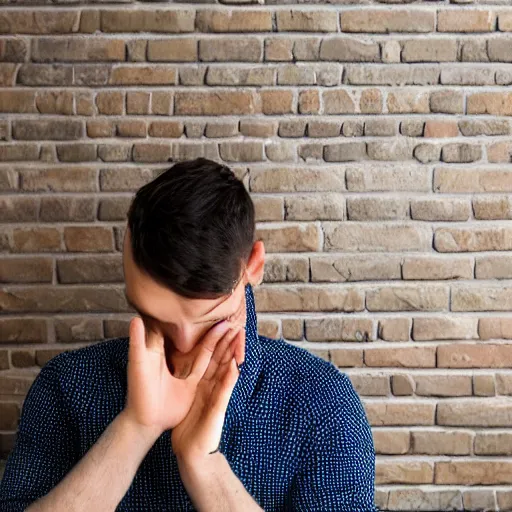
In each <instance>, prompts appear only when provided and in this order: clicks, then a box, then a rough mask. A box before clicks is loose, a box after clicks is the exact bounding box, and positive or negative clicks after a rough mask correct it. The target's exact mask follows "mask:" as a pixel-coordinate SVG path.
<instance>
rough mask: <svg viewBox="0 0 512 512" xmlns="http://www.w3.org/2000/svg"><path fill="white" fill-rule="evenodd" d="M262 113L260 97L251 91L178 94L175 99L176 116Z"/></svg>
mask: <svg viewBox="0 0 512 512" xmlns="http://www.w3.org/2000/svg"><path fill="white" fill-rule="evenodd" d="M281 99H282V97H281ZM260 112H261V102H260V99H259V96H257V95H256V94H255V93H253V92H250V91H236V92H234V91H229V92H228V91H217V92H215V93H213V92H177V93H176V98H175V114H176V115H192V116H200V115H211V116H217V115H240V114H257V113H260Z"/></svg>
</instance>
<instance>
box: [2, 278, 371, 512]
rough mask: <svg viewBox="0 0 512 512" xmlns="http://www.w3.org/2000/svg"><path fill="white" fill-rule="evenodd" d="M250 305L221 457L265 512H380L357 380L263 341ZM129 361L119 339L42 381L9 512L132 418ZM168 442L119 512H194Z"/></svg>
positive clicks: (6, 494) (32, 398)
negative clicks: (127, 406)
mask: <svg viewBox="0 0 512 512" xmlns="http://www.w3.org/2000/svg"><path fill="white" fill-rule="evenodd" d="M245 293H246V299H247V301H246V303H247V325H246V328H247V336H246V357H245V363H244V365H243V366H242V369H241V373H240V376H239V378H238V381H237V383H236V386H235V388H234V390H233V394H232V396H231V399H230V402H229V405H228V409H227V412H226V419H225V422H224V427H223V431H222V437H221V443H220V451H221V452H222V453H223V454H224V456H225V457H226V459H227V461H228V462H229V464H230V466H231V468H232V470H233V472H234V473H235V474H236V475H237V477H238V478H239V479H240V481H241V482H242V483H243V485H244V486H245V488H246V489H247V491H248V492H249V494H251V496H252V497H253V498H254V499H255V501H257V502H258V503H259V505H260V506H261V507H262V508H263V509H264V510H265V511H279V510H289V511H312V512H317V511H339V512H379V509H378V508H377V507H376V505H375V504H374V480H375V450H374V445H373V438H372V433H371V429H370V425H369V423H368V420H367V417H366V414H365V410H364V408H363V405H362V403H361V400H360V399H359V396H358V395H357V393H356V391H355V390H354V388H353V386H352V383H351V381H350V379H349V377H348V376H347V375H346V374H345V373H342V372H341V371H339V370H338V369H337V368H336V367H335V366H334V365H333V364H331V363H329V362H327V361H324V360H323V359H321V358H319V357H317V356H315V355H313V354H311V353H310V352H308V351H307V350H305V349H302V348H299V347H296V346H294V345H291V344H290V343H287V342H285V341H284V340H283V339H271V338H267V337H265V336H260V335H258V333H257V324H256V312H255V306H254V296H253V291H252V289H251V287H250V285H248V286H247V287H246V290H245ZM127 361H128V338H114V339H109V340H104V341H102V342H99V343H97V344H95V345H91V346H88V347H84V348H80V349H76V350H72V351H68V352H63V353H62V354H59V355H58V356H56V357H54V358H53V359H52V360H50V361H49V362H48V363H47V364H46V365H45V366H44V367H43V368H42V369H41V372H40V373H39V375H38V376H37V378H36V379H35V381H34V383H33V384H32V386H31V388H30V390H29V392H28V394H27V397H26V399H25V402H24V404H23V409H22V413H21V418H20V423H19V427H18V434H17V436H16V442H15V446H14V449H13V451H12V452H11V454H10V455H9V458H8V460H7V465H6V468H5V474H4V477H3V479H2V482H1V484H0V511H1V512H22V511H23V510H24V509H25V508H26V507H27V506H28V505H29V504H30V503H32V502H34V501H35V500H37V499H38V498H40V497H41V496H44V495H45V494H47V493H48V492H49V491H50V490H51V489H52V488H53V487H55V486H56V485H57V484H58V483H59V482H60V480H62V478H63V477H64V476H65V475H66V473H68V472H69V471H70V470H71V469H72V468H73V466H74V464H75V463H76V462H77V461H78V460H80V459H81V458H82V457H83V456H84V455H85V453H86V452H87V450H88V449H89V448H90V447H91V446H92V445H93V444H94V443H95V442H96V441H97V440H98V438H99V437H100V436H101V434H102V433H103V431H104V430H105V429H106V428H107V426H108V425H109V423H111V422H112V420H113V419H114V418H115V417H116V416H117V415H118V414H119V413H120V412H121V410H122V409H123V407H124V403H125V397H126V368H127ZM169 433H170V431H166V432H164V433H163V434H162V435H161V436H160V437H159V438H158V440H157V441H156V443H155V444H154V445H153V447H152V448H151V449H150V451H149V452H148V453H147V455H146V457H145V459H144V460H143V461H142V463H141V465H140V467H139V469H138V471H137V473H136V475H135V478H134V480H133V481H132V484H131V486H130V487H129V489H128V491H127V493H126V494H125V496H124V497H123V499H122V500H121V502H120V503H119V505H118V507H117V509H116V510H117V511H123V512H124V511H125V512H149V511H191V510H195V508H194V506H193V504H192V502H191V500H190V498H189V496H188V494H187V492H186V489H185V487H184V486H183V483H182V481H181V479H180V474H179V471H178V465H177V460H176V457H175V455H174V454H173V452H172V447H171V442H170V435H169ZM113 478H115V476H113Z"/></svg>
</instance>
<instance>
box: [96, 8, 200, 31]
mask: <svg viewBox="0 0 512 512" xmlns="http://www.w3.org/2000/svg"><path fill="white" fill-rule="evenodd" d="M194 21H195V11H194V10H193V9H176V10H174V9H173V10H166V9H155V10H146V9H136V10H131V9H122V10H121V9H118V10H104V11H101V31H102V32H167V33H180V32H193V31H194Z"/></svg>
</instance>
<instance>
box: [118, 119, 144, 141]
mask: <svg viewBox="0 0 512 512" xmlns="http://www.w3.org/2000/svg"><path fill="white" fill-rule="evenodd" d="M116 135H118V136H119V137H144V138H145V137H146V123H145V121H142V120H139V119H133V120H132V119H130V120H122V121H118V123H117V124H116Z"/></svg>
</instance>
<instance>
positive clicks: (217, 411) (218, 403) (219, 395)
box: [210, 358, 240, 417]
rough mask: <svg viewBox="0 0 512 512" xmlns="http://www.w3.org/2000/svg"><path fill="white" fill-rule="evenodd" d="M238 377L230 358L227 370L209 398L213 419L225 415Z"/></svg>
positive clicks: (233, 362)
mask: <svg viewBox="0 0 512 512" xmlns="http://www.w3.org/2000/svg"><path fill="white" fill-rule="evenodd" d="M239 375H240V374H239V371H238V368H237V366H236V361H235V359H234V358H232V359H231V361H230V362H229V367H228V370H227V371H226V373H225V375H224V376H223V378H222V379H221V380H219V381H218V382H217V384H216V385H215V387H214V388H213V391H212V394H211V396H210V400H211V407H210V414H212V415H213V417H216V416H217V415H219V416H220V415H222V416H224V415H225V414H226V410H227V408H228V404H229V400H230V398H231V395H232V393H233V390H234V389H235V385H236V382H237V380H238V376H239Z"/></svg>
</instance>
